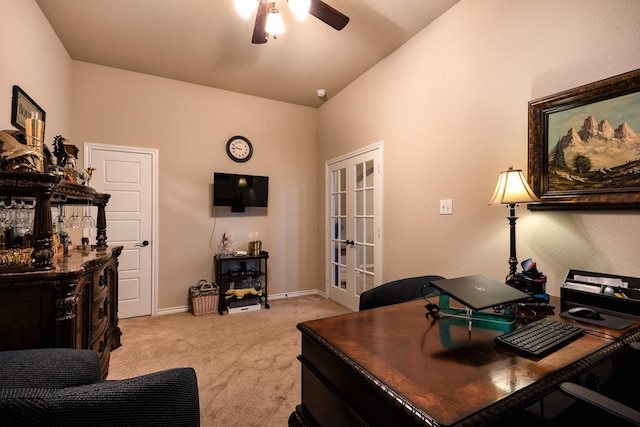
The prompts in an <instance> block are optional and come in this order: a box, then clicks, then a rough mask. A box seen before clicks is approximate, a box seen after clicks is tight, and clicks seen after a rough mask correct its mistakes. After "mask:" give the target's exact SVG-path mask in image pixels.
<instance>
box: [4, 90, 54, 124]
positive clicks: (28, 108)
mask: <svg viewBox="0 0 640 427" xmlns="http://www.w3.org/2000/svg"><path fill="white" fill-rule="evenodd" d="M32 111H37V112H39V113H40V120H42V121H43V122H45V123H46V121H47V120H46V118H47V113H46V112H45V111H44V110H43V109H42V108H41V107H40V106H39V105H38V104H37V103H36V102H35V101H34V100H33V99H31V97H30V96H29V95H27V94H26V92H25V91H23V90H22V89H20V86H16V85H14V86H13V97H12V100H11V124H12V125H13V126H15V127H16V128H17V129H18V130H21V131H24V121H25V120H26V119H28V118H29V117H31V112H32Z"/></svg>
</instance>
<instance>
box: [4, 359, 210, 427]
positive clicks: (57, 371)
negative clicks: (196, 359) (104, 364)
mask: <svg viewBox="0 0 640 427" xmlns="http://www.w3.org/2000/svg"><path fill="white" fill-rule="evenodd" d="M0 420H2V421H1V422H0V423H1V424H2V425H10V426H39V427H40V426H65V427H72V426H78V427H80V426H89V425H90V426H129V427H132V426H154V427H158V426H167V427H176V426H199V425H200V404H199V398H198V385H197V380H196V375H195V371H194V370H193V369H192V368H175V369H170V370H166V371H161V372H156V373H152V374H148V375H142V376H139V377H134V378H128V379H123V380H102V379H101V376H100V360H99V358H98V355H97V353H95V352H94V351H92V350H74V349H34V350H17V351H4V352H0Z"/></svg>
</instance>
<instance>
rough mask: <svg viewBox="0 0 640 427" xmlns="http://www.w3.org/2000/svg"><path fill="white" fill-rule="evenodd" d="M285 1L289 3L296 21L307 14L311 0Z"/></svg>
mask: <svg viewBox="0 0 640 427" xmlns="http://www.w3.org/2000/svg"><path fill="white" fill-rule="evenodd" d="M287 3H289V7H290V8H291V11H292V12H293V14H294V15H295V16H296V18H298V21H302V20H303V19H304V18H306V17H307V15H308V14H309V7H311V0H287Z"/></svg>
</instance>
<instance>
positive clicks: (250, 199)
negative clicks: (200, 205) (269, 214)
mask: <svg viewBox="0 0 640 427" xmlns="http://www.w3.org/2000/svg"><path fill="white" fill-rule="evenodd" d="M268 198H269V177H268V176H255V175H238V174H231V173H222V172H214V174H213V205H214V206H231V211H232V212H244V211H245V208H247V207H265V208H266V207H267V201H268Z"/></svg>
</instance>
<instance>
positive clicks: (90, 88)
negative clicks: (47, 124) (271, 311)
mask: <svg viewBox="0 0 640 427" xmlns="http://www.w3.org/2000/svg"><path fill="white" fill-rule="evenodd" d="M73 72H74V78H73V83H74V85H73V94H74V96H73V107H72V112H73V115H72V116H73V123H72V140H73V141H74V142H76V143H77V144H79V146H82V143H83V142H94V143H102V144H114V145H125V146H136V147H147V148H156V149H159V156H158V157H159V234H160V235H159V241H158V242H155V243H156V244H157V245H159V295H158V307H159V308H160V309H163V308H171V307H179V306H184V305H186V304H187V299H186V297H187V289H188V286H189V285H190V284H195V283H196V282H197V281H198V280H199V279H201V278H207V279H212V278H213V263H212V259H213V255H214V251H216V250H217V246H218V243H219V241H220V238H221V235H222V233H223V232H231V233H232V239H233V241H234V245H235V247H236V249H244V250H246V249H247V244H248V242H249V241H250V240H256V237H253V236H257V238H258V239H260V240H262V242H263V249H264V250H267V251H269V254H270V259H269V293H270V294H283V293H292V292H294V291H301V290H305V289H311V288H316V287H317V286H318V283H316V282H317V280H316V277H315V274H314V272H315V271H316V265H315V262H316V259H317V251H316V246H315V243H314V242H313V241H312V240H311V239H309V238H308V236H314V234H315V230H316V228H317V225H316V223H317V218H316V210H315V203H316V199H315V195H314V194H313V192H311V191H308V190H309V188H313V185H314V183H315V179H316V175H317V173H316V166H315V165H316V163H317V162H316V157H315V144H316V128H317V113H316V110H315V109H312V108H309V107H300V106H295V105H292V104H286V103H281V102H274V101H270V100H266V99H262V98H256V97H251V96H245V95H239V94H237V93H233V92H228V91H222V90H218V89H211V88H206V87H202V86H196V85H192V84H187V83H182V82H178V81H175V80H168V79H162V78H157V77H151V76H147V75H143V74H137V73H131V72H127V71H121V70H116V69H113V68H107V67H102V66H97V65H91V64H87V63H82V62H75V63H74V67H73ZM104 82H108V84H104ZM234 135H243V136H245V137H247V138H249V140H251V142H252V144H253V146H254V153H253V157H252V158H251V160H249V161H248V162H247V163H242V164H239V163H235V162H233V161H232V160H230V159H229V158H228V157H227V155H226V151H225V147H226V142H227V140H228V139H229V138H230V137H232V136H234ZM214 171H215V172H231V173H248V174H253V175H267V176H269V207H268V209H266V214H261V213H260V212H263V210H257V209H253V210H252V209H248V210H247V211H246V212H245V213H233V214H232V213H230V209H229V208H224V207H218V208H215V209H214V208H213V207H212V198H211V193H212V183H213V173H214Z"/></svg>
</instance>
